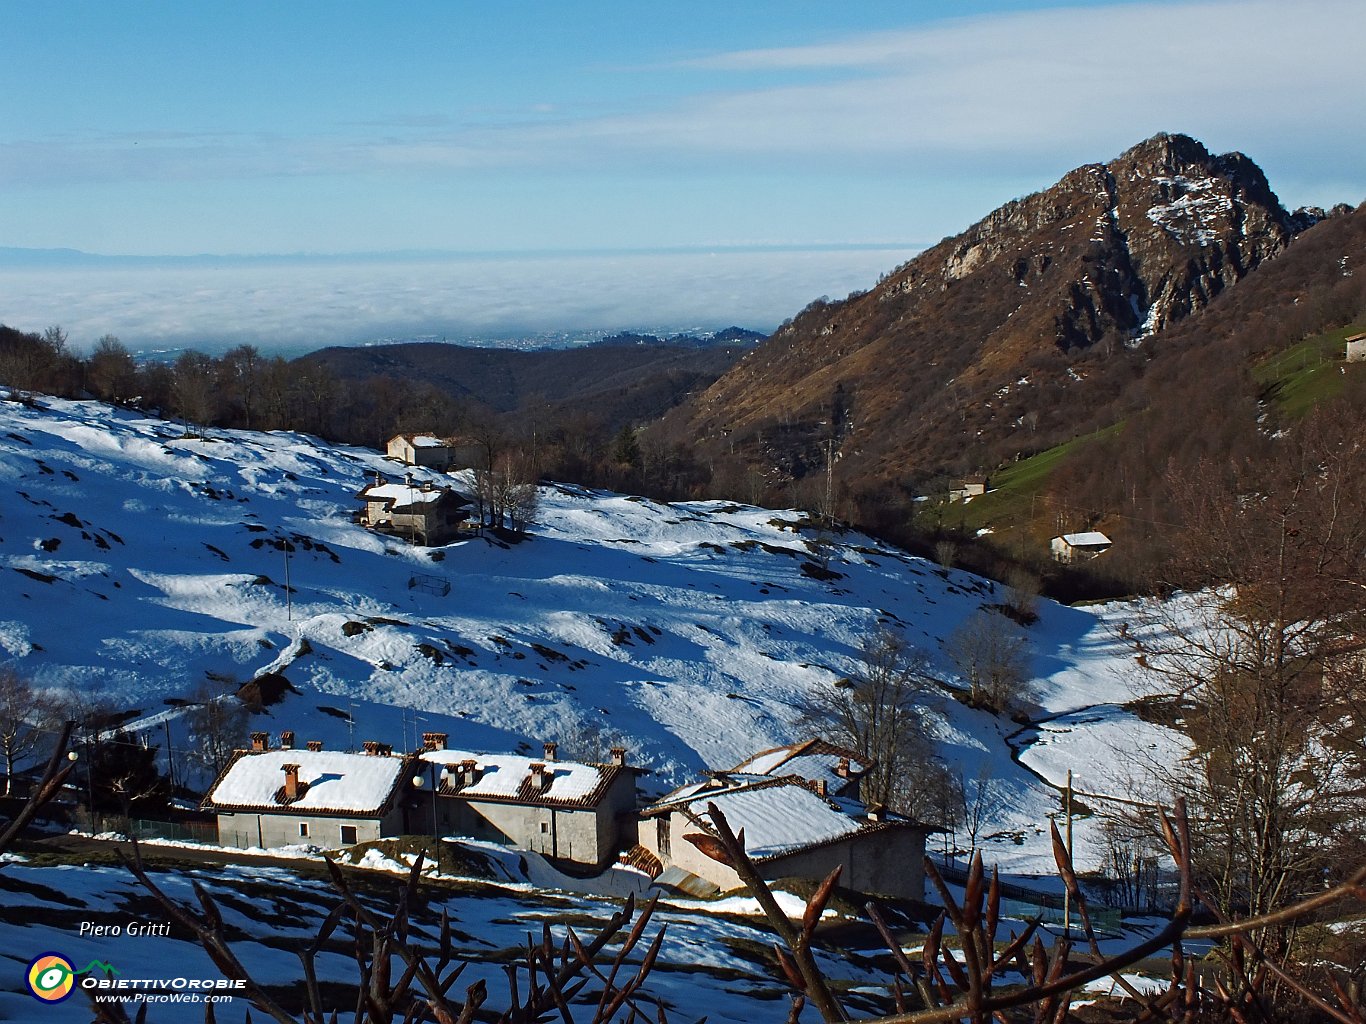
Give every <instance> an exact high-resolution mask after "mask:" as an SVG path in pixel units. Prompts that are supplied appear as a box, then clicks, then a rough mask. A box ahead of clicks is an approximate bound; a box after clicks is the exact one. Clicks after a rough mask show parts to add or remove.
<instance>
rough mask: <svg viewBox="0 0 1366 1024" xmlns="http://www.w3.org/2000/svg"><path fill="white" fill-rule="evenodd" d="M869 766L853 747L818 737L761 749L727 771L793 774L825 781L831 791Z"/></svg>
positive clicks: (802, 777) (756, 773)
mask: <svg viewBox="0 0 1366 1024" xmlns="http://www.w3.org/2000/svg"><path fill="white" fill-rule="evenodd" d="M844 760H847V761H848V762H849V766H848V772H847V773H846V774H844V775H841V774H840V773H839V766H840V762H841V761H844ZM870 767H872V766H871V764H869V763H868V762H866V761H864V760H863V759H862V758H860V757H859V755H858V754H856V753H855V752H854V751H852V750H845V749H844V748H843V747H837V746H835V745H834V744H833V743H827V742H826V741H825V740H823V739H819V738H817V739H812V740H806V741H805V742H803V743H789V744H788V745H787V746H785V747H774V748H773V749H772V750H764V751H761V752H760V753H758V754H755V755H754V756H753V757H751V758H749V759H748V760H745V761H741V762H740V763H739V764H738V765H736V766H735V768H734V769H733V770H731V771H730V772H727V773H726V774H727V775H736V774H747V775H768V776H773V777H778V776H783V775H795V776H797V777H798V778H801V779H806V780H808V781H809V782H824V783H825V784H826V785H827V786H829V787H830V789H831V790H832V791H833V790H837V789H840V788H841V787H843V786H847V785H848V784H849V781H850V779H851V777H854V776H858V775H861V774H862V773H864V772H866V771H867V770H868V769H869V768H870Z"/></svg>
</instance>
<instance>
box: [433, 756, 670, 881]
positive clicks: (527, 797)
mask: <svg viewBox="0 0 1366 1024" xmlns="http://www.w3.org/2000/svg"><path fill="white" fill-rule="evenodd" d="M423 746H424V747H425V749H424V750H423V751H422V752H421V753H420V754H419V755H418V756H419V758H420V762H419V768H420V770H422V771H425V772H426V774H427V776H428V778H427V786H428V787H430V788H432V789H434V790H435V797H434V798H433V799H432V800H431V801H430V802H427V801H426V800H421V801H418V802H417V803H415V804H414V816H415V818H414V828H415V830H419V831H424V832H430V831H432V828H433V822H432V815H433V814H435V816H436V821H435V831H436V832H437V833H438V834H441V835H463V836H469V837H470V838H473V839H484V840H488V841H490V842H495V843H504V844H507V845H509V846H513V847H516V848H518V849H523V850H531V851H534V852H536V853H539V854H542V855H544V856H546V857H549V858H551V859H554V860H561V861H570V862H572V863H576V864H584V865H593V866H602V865H603V864H605V863H606V862H607V861H609V860H611V859H612V858H614V857H616V856H617V854H618V852H619V851H621V850H623V849H627V848H629V847H631V846H632V845H634V844H635V842H636V835H635V814H636V776H637V775H639V774H642V773H643V772H644V769H641V768H636V767H633V766H631V765H628V764H627V763H626V751H625V750H624V749H623V748H620V747H618V748H614V749H613V751H612V759H611V762H610V763H608V764H587V763H582V762H578V761H560V760H558V759H557V756H556V755H557V746H556V744H554V743H547V744H545V747H544V752H543V755H542V756H541V757H540V758H534V757H527V756H524V755H520V754H481V753H474V752H472V751H467V750H452V749H449V748H448V747H447V746H446V735H445V734H444V733H426V734H424V736H423Z"/></svg>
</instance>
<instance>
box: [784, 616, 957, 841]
mask: <svg viewBox="0 0 1366 1024" xmlns="http://www.w3.org/2000/svg"><path fill="white" fill-rule="evenodd" d="M932 686H933V684H932V683H931V681H930V677H929V674H928V671H927V665H926V659H925V656H924V654H923V652H921V651H919V650H917V649H916V648H914V647H912V646H911V645H910V644H909V643H908V642H907V641H906V638H905V637H904V636H902V635H901V634H900V633H897V632H895V631H894V630H890V629H887V628H879V629H877V630H875V631H874V632H873V633H871V634H869V635H868V636H867V637H866V638H865V639H864V641H863V643H862V645H861V646H860V649H859V663H858V666H857V667H856V668H855V670H854V672H853V673H852V674H851V675H850V676H848V677H847V678H844V679H840V680H837V681H836V682H834V683H832V684H829V685H827V686H822V687H821V688H819V689H817V690H816V691H814V692H813V693H812V694H811V695H810V698H809V701H808V704H807V706H806V708H805V709H804V711H805V717H806V720H807V721H808V723H810V724H811V725H813V726H814V727H815V728H816V729H818V730H819V731H821V732H823V733H824V734H826V735H827V736H828V738H829V739H831V740H832V741H834V742H836V743H839V744H840V745H842V746H845V747H848V748H849V749H850V750H853V751H855V752H856V753H857V754H858V755H859V756H860V757H861V758H864V759H865V760H866V761H868V762H870V763H871V764H872V767H871V769H870V770H869V771H868V772H867V773H866V774H864V776H863V778H862V781H861V783H860V795H861V796H862V798H863V799H864V800H865V801H867V802H869V803H879V804H884V805H886V806H888V807H891V808H893V809H894V810H898V811H901V812H903V813H905V814H909V815H911V816H912V817H921V816H927V814H928V813H929V812H930V811H932V810H933V807H934V802H933V797H934V793H935V791H936V787H937V786H938V785H939V784H940V783H942V781H943V780H942V776H943V773H944V769H943V766H942V765H941V764H940V763H939V762H938V761H937V760H936V759H935V757H934V749H935V743H934V736H933V732H932V728H931V723H930V707H929V704H930V699H931V697H930V695H931V693H932Z"/></svg>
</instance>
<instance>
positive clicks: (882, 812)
mask: <svg viewBox="0 0 1366 1024" xmlns="http://www.w3.org/2000/svg"><path fill="white" fill-rule="evenodd" d="M868 820H869V821H886V820H887V808H886V807H884V806H883V805H882V804H869V805H868Z"/></svg>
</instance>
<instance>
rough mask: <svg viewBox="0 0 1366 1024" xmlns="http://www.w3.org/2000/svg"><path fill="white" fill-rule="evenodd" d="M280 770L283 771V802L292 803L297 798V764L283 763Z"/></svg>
mask: <svg viewBox="0 0 1366 1024" xmlns="http://www.w3.org/2000/svg"><path fill="white" fill-rule="evenodd" d="M280 770H281V771H283V772H284V773H285V802H286V803H293V802H294V801H295V800H297V799H299V766H298V765H297V764H284V765H281V766H280Z"/></svg>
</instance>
